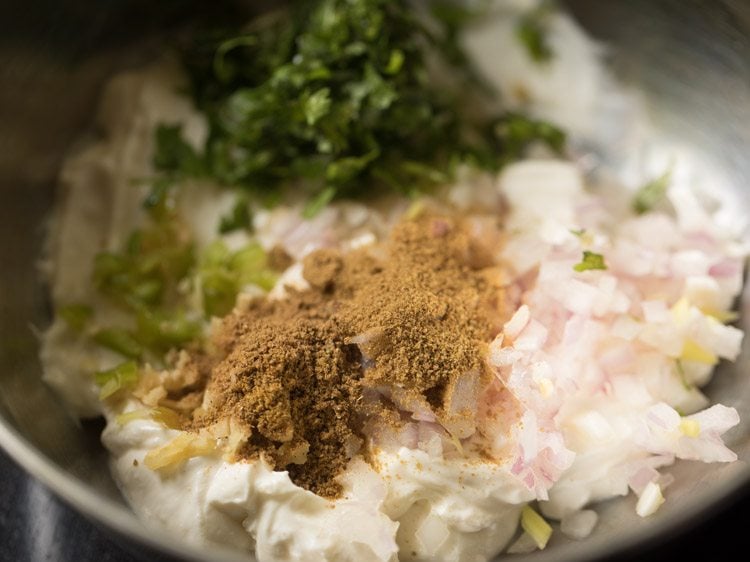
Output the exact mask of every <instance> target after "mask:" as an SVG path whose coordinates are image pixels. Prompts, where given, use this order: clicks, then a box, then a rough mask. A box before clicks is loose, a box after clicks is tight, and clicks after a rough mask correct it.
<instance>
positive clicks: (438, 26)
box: [149, 0, 564, 215]
mask: <svg viewBox="0 0 750 562" xmlns="http://www.w3.org/2000/svg"><path fill="white" fill-rule="evenodd" d="M431 5H432V8H433V9H432V13H433V16H432V20H431V21H432V24H431V25H429V27H428V25H426V24H425V23H424V21H425V18H424V17H419V18H418V17H416V14H415V12H414V9H413V8H411V7H409V5H408V3H407V2H405V1H402V0H314V1H304V2H300V1H298V2H293V3H292V4H291V6H289V7H288V8H286V9H284V10H282V11H278V12H273V13H270V14H266V15H264V16H261V17H260V18H258V19H256V20H254V21H252V22H251V23H250V24H249V25H248V26H247V27H246V28H245V29H243V30H226V29H224V30H221V31H216V32H212V33H206V34H205V35H203V36H202V37H201V38H200V39H198V40H195V41H194V42H192V43H191V44H190V45H188V46H187V47H186V48H185V49H184V52H183V59H184V61H185V65H186V68H187V70H188V73H189V76H190V79H191V85H192V86H191V87H192V95H193V97H194V100H195V102H196V105H197V106H198V108H199V109H200V110H201V111H202V112H204V113H205V115H206V116H207V117H208V120H209V124H210V134H209V136H208V140H207V142H206V143H205V146H203V147H202V149H201V150H200V151H195V150H193V149H192V148H191V147H190V146H189V145H188V144H187V143H186V142H185V141H184V139H183V138H182V136H181V134H180V129H179V125H175V124H164V125H163V126H162V127H160V128H159V130H158V131H157V132H156V138H157V147H158V148H157V153H156V155H155V158H154V163H155V165H156V168H157V169H158V170H159V171H160V172H161V174H162V175H161V177H160V180H159V181H157V182H156V184H155V187H154V192H153V193H152V196H151V197H150V199H149V204H150V205H158V204H159V201H160V200H161V198H162V197H163V196H164V194H165V192H166V189H167V186H168V185H169V183H170V181H173V180H177V179H180V178H183V177H194V176H206V177H210V178H213V179H214V180H217V181H218V182H219V183H221V184H225V185H228V186H240V187H243V188H246V189H247V190H248V191H250V192H252V193H255V194H260V195H261V196H262V199H263V200H268V199H273V198H274V197H275V196H278V193H279V190H280V188H283V187H286V186H296V187H299V188H301V189H304V190H306V194H307V195H308V197H309V201H310V203H309V206H308V208H307V214H308V215H312V214H314V213H315V212H316V211H317V210H319V209H320V208H321V207H322V206H324V205H325V204H326V203H327V202H328V201H330V200H331V199H333V198H334V197H339V196H345V197H352V196H359V195H362V194H367V193H371V192H372V191H373V190H382V189H393V190H396V191H398V192H401V193H406V194H409V193H413V192H415V191H419V190H422V189H424V188H426V187H429V186H430V185H433V184H436V183H442V182H445V181H448V180H449V179H450V178H451V176H452V174H453V172H454V171H455V169H456V167H457V165H459V164H461V163H469V164H472V165H474V166H477V167H479V168H482V169H488V170H496V169H498V168H499V167H500V166H502V165H503V164H505V163H507V162H509V161H512V160H515V159H517V158H519V157H520V156H521V155H522V153H523V151H524V150H525V148H526V147H527V146H528V145H529V144H530V143H531V142H534V141H542V142H545V143H546V144H548V145H549V146H550V147H552V148H553V149H554V150H556V151H560V150H561V149H562V147H563V144H564V135H563V134H562V132H561V131H560V130H559V129H557V128H555V127H554V126H552V125H550V124H548V123H543V122H537V121H534V120H531V119H528V118H526V117H524V116H522V115H517V114H516V115H489V114H484V113H483V112H481V111H478V110H477V108H478V107H479V106H481V105H482V103H481V100H478V99H477V98H479V97H481V96H482V95H486V88H485V87H484V86H483V85H482V84H481V83H479V81H478V80H476V78H475V74H474V73H473V72H472V69H471V68H470V65H469V63H468V59H467V57H466V56H465V54H464V53H463V52H462V51H461V49H460V46H459V44H458V39H457V38H458V27H459V25H460V24H462V23H464V22H465V21H466V20H468V19H470V17H471V14H469V13H468V12H466V10H462V9H460V8H458V7H457V6H456V5H455V4H454V3H449V2H441V3H432V4H431ZM428 53H429V56H428ZM501 57H502V53H498V58H499V59H501ZM428 59H429V61H430V62H429V64H428ZM498 63H499V64H501V60H499V61H498ZM434 67H439V68H440V69H442V70H441V71H440V72H442V74H444V75H448V77H449V80H442V81H441V82H438V81H437V80H436V79H435V78H434V75H435V70H434ZM443 82H447V83H452V84H453V85H454V87H452V88H449V87H447V86H446V85H444V84H443Z"/></svg>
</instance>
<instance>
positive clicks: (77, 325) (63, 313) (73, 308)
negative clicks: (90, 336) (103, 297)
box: [57, 304, 94, 332]
mask: <svg viewBox="0 0 750 562" xmlns="http://www.w3.org/2000/svg"><path fill="white" fill-rule="evenodd" d="M93 314H94V310H93V309H92V308H91V307H90V306H89V305H87V304H66V305H63V306H60V307H58V309H57V315H58V316H59V317H60V318H62V319H63V320H64V321H65V322H66V323H67V324H68V326H70V327H71V328H72V329H73V330H75V331H76V332H82V331H83V329H84V328H85V327H86V323H87V322H88V321H89V320H90V319H91V317H92V316H93Z"/></svg>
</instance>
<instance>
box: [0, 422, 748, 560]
mask: <svg viewBox="0 0 750 562" xmlns="http://www.w3.org/2000/svg"><path fill="white" fill-rule="evenodd" d="M0 447H2V448H3V449H4V450H5V451H6V452H7V453H8V455H9V456H10V457H11V458H12V459H13V460H14V461H15V462H16V463H18V464H19V465H20V466H21V467H22V468H23V469H24V470H25V471H26V472H27V473H28V474H29V475H30V476H32V477H33V478H36V479H37V480H39V481H40V482H41V483H42V484H44V485H45V486H46V487H47V488H49V489H50V490H51V491H52V492H53V493H54V494H55V495H56V496H57V497H59V498H60V499H62V500H63V501H64V502H65V503H67V504H68V505H69V506H70V507H72V508H73V509H75V510H76V511H78V512H79V513H81V514H82V515H83V516H84V517H86V518H87V519H88V520H90V521H92V522H93V523H94V524H95V525H103V526H104V527H105V528H106V529H108V530H110V531H113V532H114V533H115V534H117V535H119V536H120V537H123V538H125V539H126V540H127V541H129V542H131V543H133V542H134V543H135V546H136V548H138V547H141V548H142V547H144V546H145V547H147V548H149V549H152V550H154V551H155V552H157V553H159V554H162V555H167V556H172V557H179V558H180V559H182V560H190V561H201V560H207V559H210V560H212V561H216V562H238V561H244V562H247V561H248V560H253V559H254V554H253V553H251V552H250V553H247V555H244V554H240V553H238V552H237V551H236V550H230V549H227V548H223V547H217V546H213V545H212V546H211V549H210V552H209V550H208V548H204V547H201V546H199V545H193V546H191V545H189V544H187V543H185V542H181V541H180V540H179V539H178V538H177V537H176V535H174V534H172V533H169V532H166V531H162V532H159V530H158V529H157V528H155V527H149V526H147V525H146V524H145V522H143V521H142V520H140V519H138V517H137V515H136V514H135V512H133V511H132V510H130V509H128V508H127V507H126V506H124V505H121V504H118V503H117V502H115V501H113V500H111V499H109V498H106V497H102V496H100V495H99V494H97V493H96V492H95V491H94V489H93V488H90V487H89V486H87V485H86V484H85V483H84V482H83V481H81V480H79V479H78V478H76V477H74V476H73V475H71V474H70V473H68V472H67V471H65V470H64V469H62V468H61V467H59V466H58V465H57V464H56V463H54V462H53V461H52V460H50V459H49V458H47V457H46V456H45V455H44V454H43V453H41V452H40V451H39V450H37V449H36V448H35V447H34V446H33V445H32V444H31V443H30V442H29V441H28V440H27V439H25V438H24V437H23V436H22V435H21V434H20V433H19V432H18V431H17V430H16V429H15V428H14V427H13V426H12V425H11V423H10V421H9V420H8V419H6V417H5V416H4V415H3V414H0ZM677 462H680V463H685V462H690V461H679V460H678V461H677ZM735 462H740V463H741V462H743V461H740V460H738V461H735ZM748 482H750V464H745V466H743V467H742V468H741V469H739V470H738V471H737V472H736V473H735V474H733V475H732V476H731V478H728V479H727V480H726V481H724V482H721V483H717V484H715V485H714V486H712V487H711V488H710V490H707V489H703V490H702V491H700V490H699V491H698V492H697V493H696V494H695V495H694V496H692V497H690V498H689V499H688V501H687V503H686V505H685V506H683V508H682V509H681V510H679V511H675V512H672V513H671V516H670V517H662V518H657V519H655V520H654V521H653V525H651V526H650V527H647V528H645V529H644V528H642V527H630V528H627V529H624V530H623V531H622V532H621V533H619V534H617V535H616V536H615V537H614V538H612V537H605V536H601V537H597V536H596V535H594V536H592V537H589V538H586V539H583V540H581V541H571V542H568V543H567V544H559V545H557V546H554V548H553V549H551V550H543V551H536V552H534V553H531V554H526V555H513V560H516V561H526V560H528V561H534V560H540V561H541V560H549V559H550V558H551V557H552V556H553V557H554V560H577V561H583V560H598V559H604V558H607V557H612V556H615V555H622V554H625V553H628V554H629V555H631V556H633V555H636V554H637V553H643V552H645V551H648V549H649V548H653V547H655V546H657V545H659V544H666V543H667V542H668V541H670V540H674V539H675V538H676V537H678V536H680V535H683V534H685V533H687V532H689V531H690V530H691V529H694V528H696V527H699V525H700V522H701V518H703V519H705V518H706V517H710V516H712V515H715V514H717V513H719V512H720V511H723V510H725V509H727V508H728V507H729V506H731V505H732V504H733V503H736V502H737V501H740V499H741V498H742V497H743V496H745V495H746V494H743V493H735V492H739V491H741V488H742V487H743V486H744V485H746V484H747V483H748ZM709 492H710V493H709ZM627 497H629V496H626V497H618V498H612V499H610V500H607V501H627ZM595 505H596V504H595ZM552 553H554V554H552ZM504 556H506V555H504V554H500V555H499V556H498V557H496V559H502V558H503V557H504Z"/></svg>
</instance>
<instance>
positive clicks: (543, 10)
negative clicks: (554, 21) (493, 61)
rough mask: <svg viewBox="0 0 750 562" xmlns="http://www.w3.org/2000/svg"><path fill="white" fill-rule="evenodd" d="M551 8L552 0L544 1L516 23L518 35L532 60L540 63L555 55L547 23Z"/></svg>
mask: <svg viewBox="0 0 750 562" xmlns="http://www.w3.org/2000/svg"><path fill="white" fill-rule="evenodd" d="M551 8H552V2H543V3H542V4H540V5H539V6H538V7H537V8H535V9H533V10H531V11H529V12H528V13H526V14H525V15H524V16H523V17H522V18H521V19H520V20H519V21H518V23H517V24H516V37H517V38H518V40H519V41H520V42H521V44H522V45H523V46H524V48H525V49H526V52H527V53H528V55H529V57H531V60H533V61H534V62H536V63H540V64H541V63H545V62H549V61H550V60H552V57H553V56H554V53H553V51H552V48H551V47H550V45H549V41H548V39H547V25H546V23H547V22H546V19H547V17H548V15H549V13H550V11H551Z"/></svg>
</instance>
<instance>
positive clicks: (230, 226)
mask: <svg viewBox="0 0 750 562" xmlns="http://www.w3.org/2000/svg"><path fill="white" fill-rule="evenodd" d="M252 226H253V221H252V217H251V216H250V205H249V202H248V200H247V198H246V197H238V198H237V202H236V203H235V204H234V207H232V210H231V211H230V212H229V213H228V214H226V215H224V216H223V217H221V220H220V222H219V233H220V234H226V233H228V232H234V231H235V230H243V229H244V230H251V229H252Z"/></svg>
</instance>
